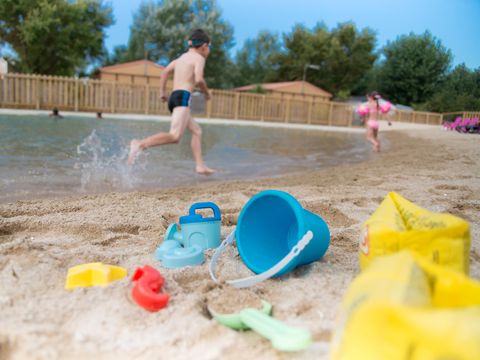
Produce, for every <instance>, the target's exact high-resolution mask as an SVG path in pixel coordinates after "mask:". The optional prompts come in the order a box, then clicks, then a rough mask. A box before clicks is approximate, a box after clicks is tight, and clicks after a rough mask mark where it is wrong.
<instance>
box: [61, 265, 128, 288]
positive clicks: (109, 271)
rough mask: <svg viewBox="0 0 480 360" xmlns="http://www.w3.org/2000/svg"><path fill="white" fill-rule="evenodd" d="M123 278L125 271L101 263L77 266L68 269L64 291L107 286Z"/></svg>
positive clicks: (125, 274)
mask: <svg viewBox="0 0 480 360" xmlns="http://www.w3.org/2000/svg"><path fill="white" fill-rule="evenodd" d="M125 276H127V270H126V269H124V268H122V267H120V266H113V265H105V264H102V263H101V262H96V263H89V264H82V265H77V266H74V267H71V268H70V269H68V274H67V280H66V282H65V289H73V288H76V287H88V286H107V285H108V284H110V283H111V282H113V281H116V280H120V279H123V278H124V277H125Z"/></svg>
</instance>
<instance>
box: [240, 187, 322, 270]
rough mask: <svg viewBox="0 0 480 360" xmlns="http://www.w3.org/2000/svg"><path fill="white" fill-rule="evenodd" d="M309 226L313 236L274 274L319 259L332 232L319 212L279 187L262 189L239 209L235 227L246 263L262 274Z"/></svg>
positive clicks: (287, 251) (284, 253)
mask: <svg viewBox="0 0 480 360" xmlns="http://www.w3.org/2000/svg"><path fill="white" fill-rule="evenodd" d="M308 230H311V231H312V232H313V239H312V240H311V241H310V243H309V244H308V245H307V246H306V247H305V249H303V251H302V252H301V253H300V254H299V255H298V256H296V257H294V258H293V259H292V260H291V261H290V262H289V263H288V264H287V265H286V266H285V267H283V269H282V270H281V271H279V272H278V273H277V274H276V275H275V276H279V275H282V274H285V273H288V272H289V271H291V270H293V269H294V268H296V267H297V266H300V265H306V264H309V263H311V262H313V261H316V260H319V259H320V258H321V257H322V256H323V255H324V254H325V252H326V251H327V248H328V246H329V244H330V232H329V230H328V226H327V224H326V223H325V221H324V220H323V219H322V218H321V217H320V216H318V215H315V214H313V213H311V212H310V211H308V210H305V209H304V208H303V207H302V206H301V205H300V203H299V202H298V201H297V200H296V199H295V198H294V197H293V196H292V195H290V194H288V193H286V192H283V191H278V190H267V191H262V192H260V193H258V194H257V195H255V196H254V197H252V198H251V199H250V200H249V201H248V203H247V204H246V205H245V206H244V207H243V209H242V211H241V213H240V216H239V218H238V223H237V230H236V238H237V247H238V251H239V253H240V256H241V258H242V260H243V262H244V263H245V265H246V266H247V267H248V268H249V269H250V270H252V271H253V272H255V273H256V274H259V273H262V272H265V271H267V270H268V269H270V268H271V267H272V266H274V265H275V264H277V263H278V262H279V261H280V260H282V259H283V258H284V257H285V256H286V255H287V254H288V253H289V252H290V250H291V249H292V248H293V247H294V246H295V245H296V244H297V243H298V241H299V240H300V239H301V238H302V237H303V236H304V235H305V233H306V232H307V231H308Z"/></svg>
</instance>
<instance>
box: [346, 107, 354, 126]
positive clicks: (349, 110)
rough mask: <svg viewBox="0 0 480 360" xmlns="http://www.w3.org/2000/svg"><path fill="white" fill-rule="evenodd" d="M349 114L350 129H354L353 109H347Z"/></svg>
mask: <svg viewBox="0 0 480 360" xmlns="http://www.w3.org/2000/svg"><path fill="white" fill-rule="evenodd" d="M347 114H348V127H352V121H353V111H352V109H350V108H349V109H347Z"/></svg>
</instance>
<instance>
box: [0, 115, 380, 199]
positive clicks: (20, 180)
mask: <svg viewBox="0 0 480 360" xmlns="http://www.w3.org/2000/svg"><path fill="white" fill-rule="evenodd" d="M168 128H169V123H166V122H154V121H139V120H131V121H125V120H116V119H101V120H98V119H95V118H93V117H92V118H85V117H66V118H63V119H53V118H49V117H48V116H45V115H36V116H24V115H22V116H19V115H18V116H17V115H0V201H2V202H5V201H11V200H17V199H25V198H33V197H45V196H47V197H50V196H57V195H68V194H81V193H96V192H108V191H132V190H143V189H158V188H163V187H171V186H176V185H187V184H195V183H204V182H209V181H212V180H226V179H241V178H254V177H263V176H276V175H280V174H285V173H289V172H295V171H302V170H310V169H320V168H323V167H326V166H333V165H336V164H341V163H352V162H359V161H362V160H364V159H366V158H368V157H369V156H370V154H371V150H370V147H369V146H368V144H367V143H366V142H365V140H364V136H363V135H362V134H358V133H338V132H322V131H311V130H294V129H276V128H262V127H256V126H251V127H250V126H248V127H247V126H234V125H220V124H219V125H210V124H204V125H202V128H203V134H204V137H203V152H204V157H205V159H206V162H207V164H208V165H209V166H210V167H213V168H215V169H217V170H218V173H216V174H215V175H213V176H210V177H205V176H199V175H196V174H195V173H194V167H195V164H194V162H193V160H192V156H191V151H190V134H189V133H188V131H187V132H186V136H184V138H183V139H182V141H181V142H180V144H178V145H166V146H163V147H156V148H151V149H149V150H148V151H146V152H144V153H142V154H141V155H140V156H139V157H138V160H137V163H136V165H135V166H133V167H129V166H127V165H126V162H125V159H126V156H127V144H128V143H129V141H130V139H132V138H142V137H145V136H149V135H151V134H153V133H155V132H158V131H168Z"/></svg>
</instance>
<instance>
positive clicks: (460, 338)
mask: <svg viewBox="0 0 480 360" xmlns="http://www.w3.org/2000/svg"><path fill="white" fill-rule="evenodd" d="M385 359H388V360H439V359H455V360H478V359H480V283H479V282H475V281H473V280H471V279H469V278H468V277H467V276H465V275H464V274H462V273H459V272H458V271H455V270H451V269H449V268H446V267H442V266H439V265H436V264H433V263H431V262H430V261H428V260H427V259H425V258H424V257H422V256H419V255H417V254H415V253H412V252H409V251H401V252H399V253H396V254H393V255H389V256H383V257H378V258H376V259H375V260H374V261H373V262H372V264H371V265H370V266H369V267H368V268H367V269H366V270H365V271H364V272H363V273H361V274H360V275H359V276H358V277H357V278H355V280H354V281H353V282H352V284H351V285H350V287H349V289H348V291H347V293H346V295H345V296H344V298H343V301H342V306H341V315H340V317H339V323H338V326H337V328H336V330H335V334H334V338H333V341H332V347H331V360H385Z"/></svg>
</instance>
